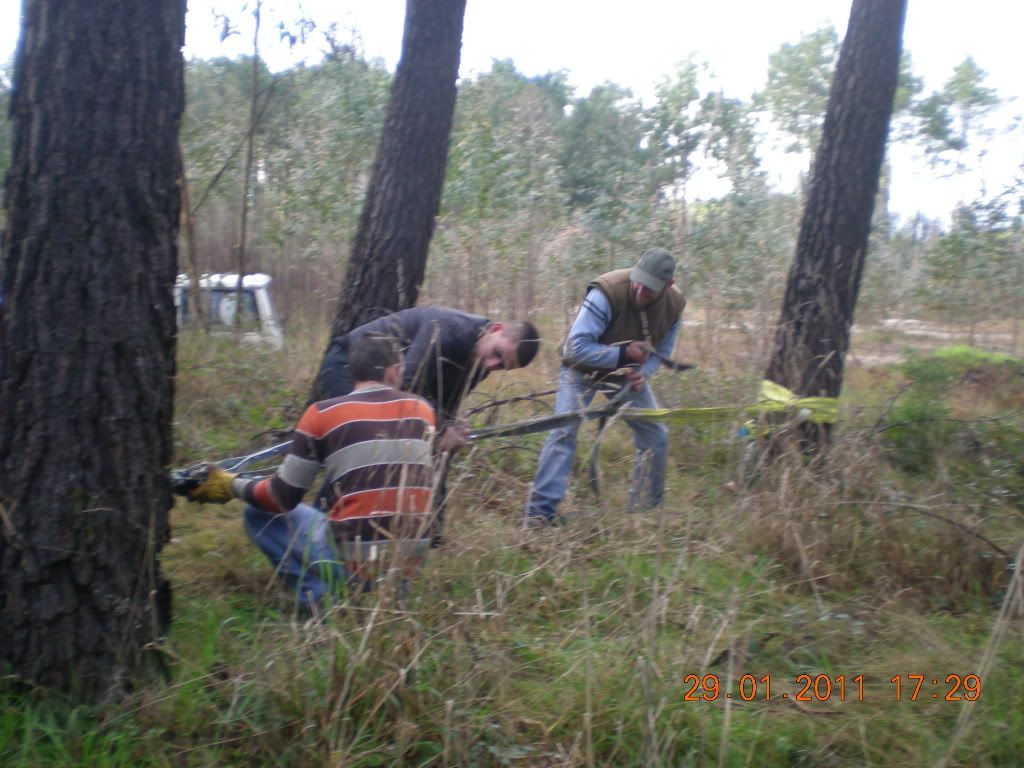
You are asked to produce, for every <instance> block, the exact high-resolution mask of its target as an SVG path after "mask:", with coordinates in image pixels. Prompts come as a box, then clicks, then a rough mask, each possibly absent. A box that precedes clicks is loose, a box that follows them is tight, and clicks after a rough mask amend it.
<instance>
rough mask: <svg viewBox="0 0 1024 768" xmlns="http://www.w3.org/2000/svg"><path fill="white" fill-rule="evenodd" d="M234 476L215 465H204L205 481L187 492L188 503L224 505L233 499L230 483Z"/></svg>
mask: <svg viewBox="0 0 1024 768" xmlns="http://www.w3.org/2000/svg"><path fill="white" fill-rule="evenodd" d="M234 479H235V476H234V475H233V474H231V473H230V472H227V471H225V470H223V469H221V468H220V467H218V466H217V465H216V464H209V463H208V464H207V465H206V479H205V480H204V481H203V482H202V484H201V485H200V486H199V487H197V488H193V489H192V490H191V491H189V492H188V498H189V501H199V502H202V503H203V504H226V503H227V502H229V501H231V499H233V498H234V494H233V493H231V481H232V480H234Z"/></svg>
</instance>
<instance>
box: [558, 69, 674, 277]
mask: <svg viewBox="0 0 1024 768" xmlns="http://www.w3.org/2000/svg"><path fill="white" fill-rule="evenodd" d="M645 128H646V126H645V124H644V116H643V113H642V110H641V108H640V105H639V104H638V103H637V102H635V101H634V100H633V99H632V94H631V93H630V92H629V91H628V90H626V89H624V88H622V87H620V86H618V85H615V84H614V83H605V84H604V85H599V86H597V87H595V88H594V89H593V90H592V91H591V92H590V95H589V96H587V97H584V98H579V99H576V100H575V101H574V102H573V103H572V112H571V114H570V115H569V116H568V118H567V119H566V120H565V122H564V123H563V125H562V131H561V151H560V152H559V158H558V159H559V165H560V166H561V169H562V185H563V188H564V190H565V192H566V195H567V202H568V206H569V209H570V210H571V211H573V212H574V213H576V214H577V215H578V216H579V219H580V221H581V223H582V225H583V226H584V227H586V229H587V231H588V233H589V235H590V243H589V244H588V246H587V253H586V256H585V258H584V260H583V261H582V262H581V263H578V264H576V265H575V266H577V267H579V268H581V269H583V270H585V271H586V272H591V271H593V270H594V269H598V268H611V267H614V266H623V265H624V264H620V260H624V259H626V258H630V259H631V258H634V257H635V254H636V252H637V250H638V248H639V247H640V246H641V245H642V243H643V239H644V238H643V235H642V233H643V229H644V228H645V227H646V226H647V224H648V222H649V221H650V218H651V205H652V203H653V202H654V201H653V194H654V186H653V184H652V180H651V171H650V165H649V153H648V152H647V151H646V150H645V148H644V145H645V139H646V130H645Z"/></svg>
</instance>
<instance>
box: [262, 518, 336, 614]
mask: <svg viewBox="0 0 1024 768" xmlns="http://www.w3.org/2000/svg"><path fill="white" fill-rule="evenodd" d="M242 521H243V523H244V525H245V531H246V533H248V534H249V538H250V539H252V541H253V543H254V544H255V545H256V546H257V547H259V548H260V550H261V551H262V552H263V554H265V555H266V556H267V558H268V559H269V560H270V562H271V563H273V565H274V568H276V569H277V571H278V573H280V575H281V577H282V578H284V580H285V583H286V584H287V585H288V589H289V590H291V591H294V592H295V593H296V598H297V599H298V601H299V604H300V605H304V606H314V605H318V604H319V603H320V601H321V599H323V597H324V595H326V594H328V593H333V592H337V591H339V590H340V589H341V588H343V587H344V586H345V584H346V582H347V581H348V572H347V570H346V568H345V566H344V565H342V564H341V563H340V562H338V556H337V554H336V552H335V548H334V534H333V533H332V532H331V527H330V524H329V523H328V521H327V516H326V515H324V513H323V512H321V511H320V510H318V509H316V508H315V507H311V506H309V505H308V504H299V505H298V506H297V507H295V509H293V510H292V511H291V512H289V513H288V514H286V515H277V514H274V513H273V512H268V511H267V510H265V509H260V508H259V507H253V506H249V507H246V508H245V512H244V513H243V516H242Z"/></svg>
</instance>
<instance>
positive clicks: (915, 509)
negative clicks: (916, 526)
mask: <svg viewBox="0 0 1024 768" xmlns="http://www.w3.org/2000/svg"><path fill="white" fill-rule="evenodd" d="M851 504H852V505H859V504H882V505H884V506H886V507H896V508H898V509H909V510H911V511H912V512H919V513H921V514H922V515H925V516H926V517H934V518H935V519H936V520H941V521H942V522H944V523H948V524H949V525H952V526H953V527H954V528H957V529H958V530H960V531H963V532H964V533H966V534H968V535H970V536H973V537H974V538H976V539H978V540H979V541H983V542H985V543H986V544H988V545H989V546H990V547H992V549H994V550H995V551H996V552H998V553H999V554H1001V555H1002V556H1003V557H1005V558H1007V559H1009V557H1010V553H1009V552H1007V551H1006V550H1005V549H1003V548H1002V547H1000V546H999V545H998V544H996V543H995V542H994V541H992V540H991V539H989V538H988V537H986V536H984V535H982V534H980V533H978V532H977V531H975V530H973V529H971V528H968V527H967V526H966V525H964V524H963V523H961V522H960V521H959V520H954V519H952V518H950V517H946V516H945V515H940V514H939V513H938V512H934V511H932V510H931V509H929V508H928V507H923V506H921V505H920V504H908V503H906V502H900V501H879V500H874V501H864V502H862V501H836V502H833V505H834V506H837V507H838V506H849V505H851Z"/></svg>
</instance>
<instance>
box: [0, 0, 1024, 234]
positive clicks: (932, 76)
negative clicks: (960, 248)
mask: <svg viewBox="0 0 1024 768" xmlns="http://www.w3.org/2000/svg"><path fill="white" fill-rule="evenodd" d="M20 5H21V3H20V0H0V60H6V59H8V58H10V57H11V56H12V55H13V51H14V47H15V43H16V38H17V29H18V27H19V23H18V14H19V8H20ZM251 5H252V3H251V2H250V7H251ZM241 7H242V2H240V1H239V0H191V2H189V15H188V19H187V24H188V29H187V34H186V54H187V55H189V56H199V57H208V56H216V55H236V54H238V53H241V52H243V51H247V50H248V47H249V45H250V43H249V41H248V40H247V39H246V38H247V37H249V35H245V34H242V35H236V36H233V37H231V38H229V39H228V40H227V41H226V42H221V41H220V38H219V29H218V27H217V25H216V23H215V20H214V13H215V12H221V13H227V14H229V15H230V16H231V17H232V18H234V19H237V20H239V22H240V26H241V27H242V28H243V31H244V27H245V26H246V25H248V24H249V23H250V22H249V18H248V16H247V15H245V14H242V13H241V12H240V8H241ZM300 7H301V11H299V10H297V9H298V8H300ZM264 8H265V15H264V19H265V27H264V28H265V29H266V32H267V34H266V35H265V36H264V49H265V53H266V55H267V58H268V60H269V61H270V64H271V66H272V67H274V68H281V67H285V66H288V65H289V64H291V63H294V61H295V60H297V58H299V57H301V55H304V54H300V53H298V52H296V51H289V50H287V48H286V47H284V46H281V45H275V44H274V43H273V40H274V38H275V37H276V33H275V31H274V29H273V24H274V23H275V22H276V21H278V20H290V19H294V18H295V17H296V16H298V15H303V14H304V15H306V16H308V17H310V18H312V19H314V20H315V21H316V22H317V24H318V25H319V26H321V27H326V26H327V24H328V23H330V22H335V23H337V24H338V25H339V31H340V37H341V38H342V39H348V37H349V35H350V32H349V30H350V29H352V28H356V29H358V31H359V36H360V38H361V42H362V46H363V49H364V50H365V52H366V54H367V55H368V56H370V57H380V58H382V59H383V60H384V62H385V64H386V65H387V66H388V67H389V68H390V69H393V68H394V66H395V64H396V63H397V60H398V55H399V51H400V46H401V35H402V24H403V19H404V13H405V2H404V0H303V1H302V2H296V1H295V0H291V2H286V1H285V0H265V3H264ZM849 9H850V0H774V2H766V1H765V0H703V1H702V2H682V1H681V0H630V2H613V1H612V0H469V1H468V3H467V10H466V21H465V31H464V35H463V49H462V67H461V71H460V74H461V76H463V77H471V76H472V75H474V74H476V73H479V72H485V71H487V70H489V69H490V66H491V60H492V59H495V58H508V59H512V60H513V61H514V62H515V64H516V67H517V68H518V69H519V70H520V71H522V72H524V73H526V74H528V75H535V74H542V73H544V72H549V71H554V70H565V71H567V72H568V73H569V79H570V82H572V83H573V84H574V85H575V86H576V87H577V94H578V95H585V94H586V93H587V92H589V89H590V88H591V87H593V86H594V85H596V84H598V83H601V82H604V81H606V80H610V81H613V82H616V83H619V84H620V85H624V86H627V87H629V88H630V89H631V90H632V91H633V93H634V94H635V95H636V96H637V97H639V98H641V99H642V100H643V101H644V102H645V103H647V104H649V103H650V102H651V100H652V99H653V94H654V86H655V85H656V83H657V82H658V81H659V80H660V79H662V78H664V77H665V76H667V75H669V74H670V73H671V72H672V71H673V70H674V68H675V66H676V64H677V63H678V62H680V61H682V60H683V59H685V58H686V57H687V56H689V55H691V54H692V55H693V56H694V57H695V59H696V60H697V61H699V62H704V61H706V62H707V63H708V64H709V67H710V71H711V72H712V73H714V75H715V81H714V87H716V88H721V89H722V90H723V91H724V92H725V94H726V95H727V96H733V97H741V98H744V99H747V98H749V97H750V95H751V94H752V93H753V92H754V91H755V90H758V89H759V88H760V87H761V86H762V85H763V83H764V81H765V78H766V72H767V64H768V56H769V55H770V54H771V53H772V52H774V51H775V50H777V49H778V48H779V46H780V45H782V44H783V43H784V42H795V41H796V40H798V39H799V37H800V35H801V34H802V33H807V32H811V31H813V30H815V29H816V28H818V27H819V26H821V25H822V24H827V23H831V24H832V25H833V26H835V27H836V29H837V31H838V32H839V34H840V36H842V34H843V32H844V30H845V27H846V21H847V18H848V16H849ZM1022 30H1024V3H1022V2H1017V1H1016V0H972V2H969V3H964V2H962V0H955V1H954V0H910V4H909V11H908V14H907V23H906V28H905V33H904V48H905V50H908V51H909V52H910V54H911V56H912V57H913V65H914V71H915V73H916V74H917V75H918V76H920V77H923V78H924V80H925V87H926V90H928V91H930V90H933V89H937V88H940V87H941V86H942V84H943V82H944V81H945V80H946V79H947V78H948V77H949V76H950V75H951V74H952V71H953V67H954V66H955V65H956V64H957V63H959V62H960V61H962V60H963V59H964V57H965V56H967V55H971V56H973V57H974V59H975V61H977V63H978V64H979V65H980V66H981V67H982V68H983V69H984V70H986V71H987V72H988V74H989V85H990V86H991V87H994V88H996V89H997V90H998V92H999V95H1000V96H1001V97H1002V98H1004V99H1009V100H1011V103H1010V104H1009V105H1008V106H1007V107H1006V108H1004V110H1003V112H1002V114H1001V116H1000V119H999V121H997V122H998V123H1000V124H1002V123H1009V122H1010V118H1011V117H1013V116H1014V115H1018V114H1020V113H1021V112H1022V111H1024V101H1022V100H1021V99H1020V98H1019V97H1020V96H1021V95H1024V93H1022V92H1024V84H1022V82H1021V76H1020V72H1021V69H1022V57H1021V55H1020V48H1021V39H1020V37H1021V34H1022ZM250 35H251V33H250ZM308 51H309V49H308V48H307V49H306V53H307V54H308ZM709 84H710V83H709ZM1022 147H1024V142H1021V141H1020V139H1019V137H1018V136H1017V135H1016V134H1014V135H1010V136H1003V137H999V136H996V137H994V138H993V139H992V140H991V141H990V143H989V145H988V147H987V148H988V150H989V151H988V152H987V154H986V156H985V158H984V160H983V161H981V162H980V163H977V167H976V168H975V172H974V173H973V174H971V175H969V176H967V177H962V178H955V179H953V178H949V179H940V178H937V177H936V175H935V173H934V172H932V171H931V170H929V169H928V168H927V166H926V165H925V164H924V163H923V162H922V161H921V160H920V158H915V157H914V155H915V154H916V153H915V152H913V151H911V150H910V149H900V150H898V151H897V152H896V153H894V156H893V163H894V166H895V169H894V180H893V190H892V192H893V195H892V204H893V207H894V209H895V210H897V211H899V212H900V213H902V214H904V215H909V214H911V213H913V212H914V211H915V210H917V209H918V208H922V209H924V210H925V212H926V213H928V214H929V215H932V216H943V217H945V215H947V214H948V211H949V209H950V208H951V207H952V206H953V205H954V204H955V203H956V202H957V201H958V200H969V199H971V198H973V197H975V196H976V195H978V194H979V191H980V188H981V184H982V183H984V184H985V186H986V188H987V189H988V191H989V192H990V193H991V192H995V191H998V190H999V189H1001V187H1002V186H1003V185H1005V184H1007V183H1009V182H1010V181H1011V180H1012V179H1013V178H1014V176H1015V174H1016V173H1017V171H1018V169H1019V167H1020V165H1021V163H1022V161H1024V148H1022ZM762 153H763V154H765V155H766V157H765V165H766V168H767V169H768V170H769V172H770V173H771V175H772V178H773V180H774V181H775V182H776V183H777V184H779V185H780V186H781V187H788V186H790V185H792V183H793V181H794V178H795V176H794V173H795V169H796V167H797V165H796V164H794V162H793V159H792V158H785V157H783V156H782V155H781V153H771V152H768V151H767V149H765V150H762Z"/></svg>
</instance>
